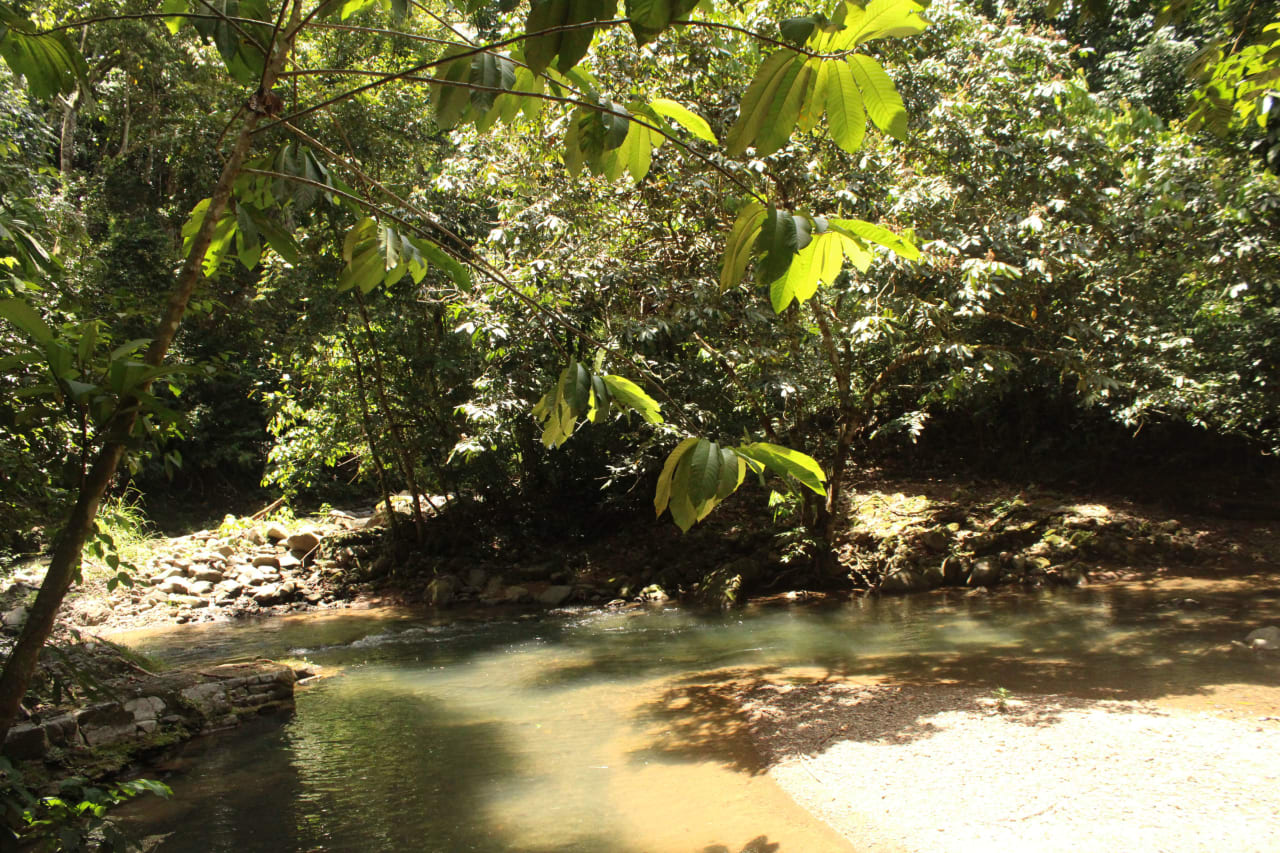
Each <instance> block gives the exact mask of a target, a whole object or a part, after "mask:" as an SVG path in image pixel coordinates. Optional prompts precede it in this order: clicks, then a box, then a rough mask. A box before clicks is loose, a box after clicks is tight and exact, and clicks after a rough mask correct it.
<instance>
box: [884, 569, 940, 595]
mask: <svg viewBox="0 0 1280 853" xmlns="http://www.w3.org/2000/svg"><path fill="white" fill-rule="evenodd" d="M928 588H929V581H928V580H927V579H926V578H925V576H924V575H923V574H921V573H920V572H917V571H915V570H913V569H899V570H898V571H896V572H894V573H892V574H889V575H886V576H885V578H884V580H882V581H880V591H881V592H888V593H905V592H923V591H925V590H927V589H928Z"/></svg>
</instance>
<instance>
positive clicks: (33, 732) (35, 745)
mask: <svg viewBox="0 0 1280 853" xmlns="http://www.w3.org/2000/svg"><path fill="white" fill-rule="evenodd" d="M48 750H49V737H48V735H46V734H45V730H44V728H43V727H42V726H37V725H35V724H34V723H18V724H17V725H15V726H13V727H12V728H11V729H9V734H8V736H7V737H5V739H4V750H3V752H4V754H5V755H7V756H9V757H10V758H14V759H17V760H19V761H33V760H35V759H37V758H43V757H44V754H45V753H46V752H47V751H48Z"/></svg>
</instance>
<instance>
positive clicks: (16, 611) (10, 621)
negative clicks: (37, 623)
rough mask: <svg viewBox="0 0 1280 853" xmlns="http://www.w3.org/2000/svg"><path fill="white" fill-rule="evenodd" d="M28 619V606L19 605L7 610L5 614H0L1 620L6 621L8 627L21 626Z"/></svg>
mask: <svg viewBox="0 0 1280 853" xmlns="http://www.w3.org/2000/svg"><path fill="white" fill-rule="evenodd" d="M26 621H27V608H25V607H23V606H22V605H18V606H17V607H15V608H13V609H12V610H6V611H5V613H4V615H3V616H0V622H3V623H4V627H6V628H21V627H22V625H23V624H24V623H25V622H26Z"/></svg>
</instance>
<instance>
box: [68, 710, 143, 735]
mask: <svg viewBox="0 0 1280 853" xmlns="http://www.w3.org/2000/svg"><path fill="white" fill-rule="evenodd" d="M72 716H74V717H75V720H76V725H77V726H79V727H80V734H81V736H83V737H84V742H85V743H87V744H88V745H89V746H102V745H103V744H108V743H115V742H117V741H121V740H124V739H125V738H128V737H133V735H134V734H135V731H136V727H135V725H134V721H133V714H132V713H131V712H129V711H126V710H125V709H124V707H123V706H121V705H120V703H119V702H104V703H102V704H99V705H91V706H90V707H88V708H84V709H82V710H79V711H76V712H75V713H74V714H73V715H72Z"/></svg>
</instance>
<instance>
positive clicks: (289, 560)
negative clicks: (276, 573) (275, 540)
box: [276, 554, 302, 571]
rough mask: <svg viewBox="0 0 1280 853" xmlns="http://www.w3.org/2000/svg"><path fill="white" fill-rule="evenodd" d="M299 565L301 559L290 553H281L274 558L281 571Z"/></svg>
mask: <svg viewBox="0 0 1280 853" xmlns="http://www.w3.org/2000/svg"><path fill="white" fill-rule="evenodd" d="M301 565H302V561H301V560H299V559H298V558H297V557H295V556H293V555H292V554H281V555H280V556H279V557H277V558H276V567H277V568H279V569H280V570H281V571H289V570H290V569H296V568H298V567H299V566H301Z"/></svg>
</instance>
